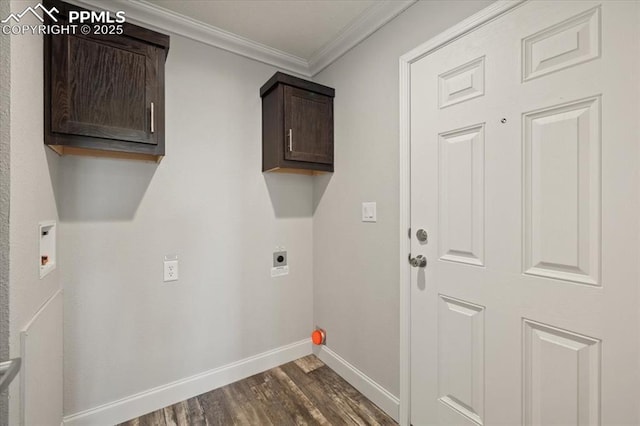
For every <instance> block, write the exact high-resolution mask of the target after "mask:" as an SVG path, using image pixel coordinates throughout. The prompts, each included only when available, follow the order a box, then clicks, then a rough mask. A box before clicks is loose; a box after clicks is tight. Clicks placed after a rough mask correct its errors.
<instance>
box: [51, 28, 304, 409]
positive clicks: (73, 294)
mask: <svg viewBox="0 0 640 426" xmlns="http://www.w3.org/2000/svg"><path fill="white" fill-rule="evenodd" d="M274 72H275V69H274V68H272V67H270V66H267V65H264V64H261V63H258V62H255V61H251V60H248V59H245V58H242V57H239V56H237V55H234V54H230V53H227V52H224V51H221V50H219V49H216V48H212V47H208V46H205V45H203V44H200V43H197V42H194V41H190V40H187V39H185V38H181V37H178V36H172V37H171V50H170V52H169V57H168V61H167V63H166V109H167V110H166V120H167V121H166V128H167V137H166V141H167V155H166V157H165V158H164V159H163V160H162V162H161V163H160V164H159V165H157V164H154V163H144V162H135V161H127V160H112V159H96V158H87V157H63V158H62V160H61V167H60V177H59V181H58V184H59V185H58V188H59V189H58V194H57V200H58V204H59V209H60V218H61V222H62V228H61V238H60V247H59V250H60V253H61V255H62V259H61V270H62V276H63V280H64V285H65V330H64V331H65V395H64V401H65V414H67V415H69V414H73V413H77V412H79V411H82V410H86V409H89V408H94V407H97V406H99V405H101V404H105V403H109V402H112V401H115V400H117V399H120V398H124V397H127V396H130V395H133V394H135V393H137V392H141V391H145V390H148V389H151V388H153V387H156V386H160V385H164V384H167V383H170V382H172V381H175V380H179V379H184V378H186V377H189V376H192V375H195V374H198V373H202V372H205V371H208V370H210V369H213V368H216V367H220V366H222V365H225V364H228V363H231V362H235V361H238V360H241V359H243V358H246V357H249V356H252V355H255V354H258V353H261V352H264V351H267V350H270V349H273V348H277V347H280V346H283V345H286V344H289V343H292V342H295V341H299V340H301V339H304V338H306V337H308V336H309V333H310V332H311V328H312V325H313V323H312V309H311V306H312V278H313V277H312V255H311V254H312V252H311V250H312V245H311V239H312V215H313V211H312V208H313V204H312V194H313V187H312V177H310V176H302V175H284V174H266V175H263V174H262V172H261V101H260V96H259V88H260V86H261V85H262V84H263V83H264V82H265V81H267V80H268V79H269V77H271V76H272V75H273V73H274ZM276 246H285V247H286V249H287V250H288V252H289V256H288V259H289V265H290V269H291V273H290V275H288V276H286V277H280V278H275V279H272V278H271V277H270V268H271V266H272V252H273V251H274V250H275V248H276ZM167 254H177V255H178V256H179V260H180V265H179V276H180V279H179V281H178V282H177V283H163V282H162V263H163V259H164V256H165V255H167Z"/></svg>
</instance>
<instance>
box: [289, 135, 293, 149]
mask: <svg viewBox="0 0 640 426" xmlns="http://www.w3.org/2000/svg"><path fill="white" fill-rule="evenodd" d="M292 151H293V130H291V129H289V152H292Z"/></svg>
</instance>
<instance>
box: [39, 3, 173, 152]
mask: <svg viewBox="0 0 640 426" xmlns="http://www.w3.org/2000/svg"><path fill="white" fill-rule="evenodd" d="M44 3H45V6H46V7H49V8H50V7H52V6H55V7H56V9H58V10H59V11H60V12H59V17H58V22H57V23H56V24H57V25H66V24H67V23H68V21H67V19H68V16H69V11H71V10H82V9H81V8H79V7H76V6H73V5H70V4H67V3H63V2H59V1H53V0H49V1H45V2H44ZM121 25H122V26H121V28H122V34H119V35H118V34H95V33H94V32H93V30H94V28H95V27H94V25H91V24H90V25H89V27H90V28H91V29H92V31H91V33H90V34H88V35H82V34H81V33H80V31H76V34H65V35H47V36H45V43H44V55H45V57H44V62H45V73H44V75H45V81H44V86H45V132H44V133H45V143H46V144H47V145H48V146H49V147H51V148H52V149H54V150H55V151H56V152H58V153H59V154H88V155H106V156H116V157H128V158H136V159H146V160H159V159H160V158H162V156H163V155H164V153H165V150H164V63H165V60H166V57H167V52H168V50H169V36H167V35H164V34H159V33H157V32H154V31H151V30H147V29H145V28H141V27H138V26H135V25H132V24H127V23H123V24H121ZM99 27H101V26H99ZM104 28H108V27H107V26H104Z"/></svg>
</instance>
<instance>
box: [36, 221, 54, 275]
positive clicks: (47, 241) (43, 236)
mask: <svg viewBox="0 0 640 426" xmlns="http://www.w3.org/2000/svg"><path fill="white" fill-rule="evenodd" d="M38 230H39V232H38V238H39V239H40V257H39V259H38V262H39V264H40V278H44V276H45V275H47V274H48V273H49V272H51V271H53V270H54V269H55V268H56V222H55V221H48V222H40V225H39V226H38Z"/></svg>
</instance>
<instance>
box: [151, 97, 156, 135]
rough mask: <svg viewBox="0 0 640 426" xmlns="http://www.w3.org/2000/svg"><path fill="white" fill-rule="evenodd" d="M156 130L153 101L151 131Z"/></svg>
mask: <svg viewBox="0 0 640 426" xmlns="http://www.w3.org/2000/svg"><path fill="white" fill-rule="evenodd" d="M155 131H156V126H155V114H154V113H153V102H151V133H154V132H155Z"/></svg>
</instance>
